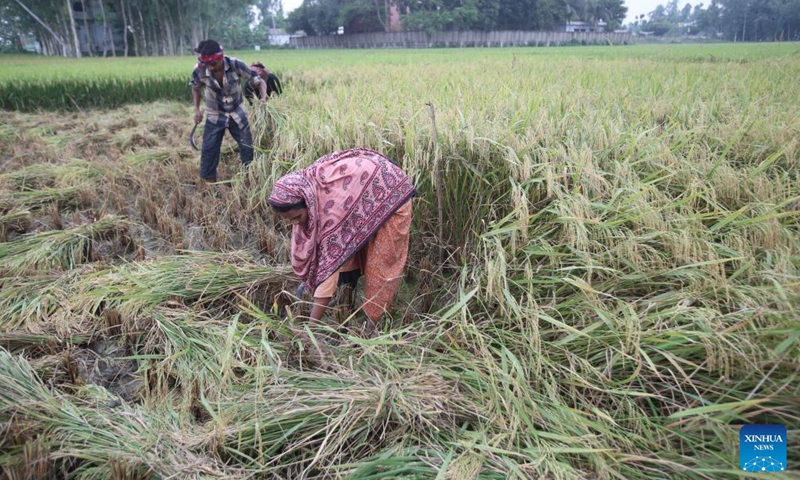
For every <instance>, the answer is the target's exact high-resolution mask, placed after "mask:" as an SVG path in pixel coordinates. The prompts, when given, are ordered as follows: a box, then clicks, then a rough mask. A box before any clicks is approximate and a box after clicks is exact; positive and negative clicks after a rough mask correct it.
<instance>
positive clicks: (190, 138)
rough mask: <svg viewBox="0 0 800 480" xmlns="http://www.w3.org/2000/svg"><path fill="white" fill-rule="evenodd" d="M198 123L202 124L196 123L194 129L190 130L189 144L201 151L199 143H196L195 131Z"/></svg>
mask: <svg viewBox="0 0 800 480" xmlns="http://www.w3.org/2000/svg"><path fill="white" fill-rule="evenodd" d="M198 125H200V124H199V123H195V124H194V127H192V131H191V132H189V144H190V145H191V146H192V148H194V149H195V150H198V151H199V150H200V149H199V148H197V144H196V143H194V131H195V130H197V126H198Z"/></svg>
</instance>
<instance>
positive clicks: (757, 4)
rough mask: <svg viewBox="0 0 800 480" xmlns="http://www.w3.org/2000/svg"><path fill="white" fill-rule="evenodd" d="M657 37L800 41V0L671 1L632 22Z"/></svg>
mask: <svg viewBox="0 0 800 480" xmlns="http://www.w3.org/2000/svg"><path fill="white" fill-rule="evenodd" d="M630 26H631V28H632V29H633V30H634V31H638V32H644V33H647V34H652V35H655V36H683V35H697V36H703V37H706V38H716V39H721V40H728V41H746V42H760V41H789V40H800V0H712V1H711V3H709V4H708V6H706V5H705V4H703V3H699V4H697V5H695V6H692V5H690V4H688V3H687V4H685V5H684V6H683V7H682V8H681V7H679V5H678V0H670V1H669V2H668V3H667V4H665V5H658V6H657V7H656V8H655V9H654V10H653V11H652V12H650V13H649V14H648V15H647V17H645V15H640V16H639V17H638V18H636V19H635V21H634V22H632V24H631V25H630Z"/></svg>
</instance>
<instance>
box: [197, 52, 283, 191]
mask: <svg viewBox="0 0 800 480" xmlns="http://www.w3.org/2000/svg"><path fill="white" fill-rule="evenodd" d="M195 52H197V60H198V62H197V66H195V68H194V71H193V72H192V81H191V82H189V85H191V87H192V97H193V98H194V121H195V123H200V122H201V121H202V120H203V112H202V111H200V92H201V90H202V91H203V93H204V97H205V100H206V125H205V129H204V131H203V150H202V152H201V154H200V178H202V179H203V180H206V181H209V182H215V181H217V165H218V164H219V154H220V147H221V146H222V137H223V135H225V129H228V130H229V131H230V132H231V136H232V137H233V139H234V140H236V143H238V144H239V158H240V159H241V160H242V165H243V166H244V167H247V166H248V165H249V164H250V162H252V161H253V136H252V134H251V133H250V123H249V122H248V120H247V112H246V111H245V109H244V102H243V97H242V85H241V83H240V79H241V78H244V79H245V80H247V81H248V83H249V84H250V85H252V86H253V87H254V88H258V90H259V92H260V97H259V98H260V99H261V101H262V102H264V101H266V100H267V85H266V83H264V81H263V80H262V79H261V78H259V76H258V75H256V74H255V73H253V71H252V70H250V68H249V67H248V66H247V65H246V64H245V63H244V62H242V61H241V60H239V59H237V58H234V57H227V56H225V55H224V54H223V52H222V46H220V44H219V43H217V42H216V41H214V40H203V41H202V42H200V44H199V45H197V48H196V49H195Z"/></svg>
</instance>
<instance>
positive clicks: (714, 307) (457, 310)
mask: <svg viewBox="0 0 800 480" xmlns="http://www.w3.org/2000/svg"><path fill="white" fill-rule="evenodd" d="M231 54H232V55H234V56H237V57H239V58H241V59H242V60H244V61H245V62H246V63H248V64H249V63H250V62H252V61H255V60H260V61H262V62H263V63H264V64H265V65H266V66H267V67H268V68H269V69H270V70H272V71H274V72H276V73H277V74H278V75H279V76H280V78H281V81H282V83H283V86H284V92H283V95H281V96H279V97H275V98H272V99H270V100H269V102H267V103H266V104H265V105H259V106H256V107H255V108H251V109H250V110H249V111H250V115H251V123H252V125H253V134H254V139H255V141H256V142H257V151H256V158H255V161H254V163H253V165H252V167H251V168H250V169H249V170H248V171H247V172H242V171H241V167H240V165H239V161H238V154H237V152H236V144H235V142H233V141H231V140H230V137H229V136H227V137H226V141H225V143H224V144H223V154H222V161H221V163H220V179H221V182H220V183H219V184H207V183H203V182H201V181H200V180H199V179H198V177H197V174H198V165H199V154H198V153H197V152H195V151H194V150H192V148H191V147H190V145H189V141H188V138H189V137H188V135H189V131H190V129H191V127H192V126H193V123H194V122H193V119H192V103H191V100H190V98H191V97H190V91H189V87H188V85H187V83H188V80H189V77H190V74H191V69H192V67H193V65H194V59H193V58H192V57H179V58H140V59H135V58H128V59H123V58H115V59H99V58H94V59H77V60H75V59H61V58H55V59H54V58H34V57H20V56H16V57H0V65H2V67H3V68H0V108H2V109H3V111H2V119H0V479H9V480H17V479H76V480H90V479H92V480H94V479H96V480H101V479H115V480H123V479H125V480H128V479H136V480H138V479H148V480H150V479H152V480H155V479H165V480H166V479H198V480H199V479H241V480H244V479H270V480H272V479H275V480H277V479H290V480H294V479H353V480H368V479H369V480H372V479H430V480H478V479H481V480H494V479H565V480H566V479H603V480H605V479H634V480H644V479H698V480H699V479H703V480H705V479H708V480H712V479H713V480H716V479H745V478H775V479H800V311H799V309H800V163H799V162H800V88H798V86H797V79H798V78H800V44H797V43H775V44H716V45H632V46H609V47H551V48H544V47H543V48H511V49H496V48H495V49H488V48H479V49H434V50H347V51H345V50H339V51H293V50H278V51H260V52H232V53H231ZM199 138H200V137H199V135H198V139H199ZM353 147H368V148H372V149H375V150H378V151H380V152H381V153H383V154H385V155H387V156H388V157H390V158H392V159H394V160H396V161H397V162H398V163H399V164H400V165H401V166H402V168H403V169H404V170H405V171H406V172H407V173H408V175H409V176H410V177H411V178H412V180H413V182H414V183H415V185H416V186H417V188H418V190H419V192H420V195H419V196H418V197H417V198H416V199H415V200H414V220H413V227H412V234H411V235H412V236H411V246H410V254H409V265H408V271H407V274H406V278H405V279H404V282H403V284H402V287H401V292H400V295H399V298H398V299H397V301H396V302H395V305H394V309H393V310H392V311H391V312H390V314H389V315H388V318H386V321H385V322H384V325H383V328H382V331H381V333H380V334H379V335H378V336H376V337H373V338H364V337H363V336H362V335H361V333H360V330H359V329H358V328H357V327H356V324H357V323H358V319H359V318H361V315H363V314H362V313H361V312H360V311H359V310H358V308H357V307H358V305H359V304H360V303H359V302H358V301H357V302H356V305H355V306H356V308H355V309H352V308H349V307H348V306H347V305H344V304H340V305H339V306H338V307H337V308H335V309H333V310H332V311H330V313H329V314H328V315H327V316H326V317H324V318H323V320H322V321H321V322H318V323H310V322H308V321H307V319H306V318H305V315H307V312H308V308H307V303H306V302H305V301H304V300H303V299H297V298H295V297H294V296H293V292H294V291H295V288H296V287H297V285H298V281H297V279H296V278H295V277H294V275H293V274H292V272H291V267H290V266H289V263H288V250H289V240H288V233H289V231H288V229H287V227H286V225H283V224H281V223H280V221H279V220H278V219H277V217H276V216H274V215H273V214H272V213H271V211H270V209H269V208H268V207H266V206H265V202H264V200H265V198H266V196H267V195H268V193H269V192H270V190H271V188H272V184H273V183H274V181H275V180H276V179H277V178H278V177H280V176H281V175H283V174H284V173H286V172H288V171H291V170H294V169H296V168H299V167H302V166H306V165H308V164H310V163H311V162H312V161H314V160H315V159H316V158H318V157H319V156H322V155H324V154H326V153H328V152H330V151H333V150H338V149H346V148H353ZM359 295H361V292H360V291H357V292H356V297H357V299H358V297H359ZM747 424H780V425H783V426H785V427H786V429H787V439H786V440H787V450H788V458H787V464H786V465H785V468H784V470H783V471H778V472H770V473H761V474H757V473H751V472H744V471H742V470H741V469H740V466H739V447H738V442H739V427H740V426H742V425H747Z"/></svg>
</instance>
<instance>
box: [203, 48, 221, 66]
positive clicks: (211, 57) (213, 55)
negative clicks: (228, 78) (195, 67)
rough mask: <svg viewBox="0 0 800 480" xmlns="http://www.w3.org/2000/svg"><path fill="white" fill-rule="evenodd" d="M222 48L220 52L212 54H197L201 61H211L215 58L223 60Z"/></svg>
mask: <svg viewBox="0 0 800 480" xmlns="http://www.w3.org/2000/svg"><path fill="white" fill-rule="evenodd" d="M222 56H223V54H222V48H220V49H219V52H217V53H212V54H211V55H197V59H198V60H200V63H209V62H211V61H214V60H222Z"/></svg>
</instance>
